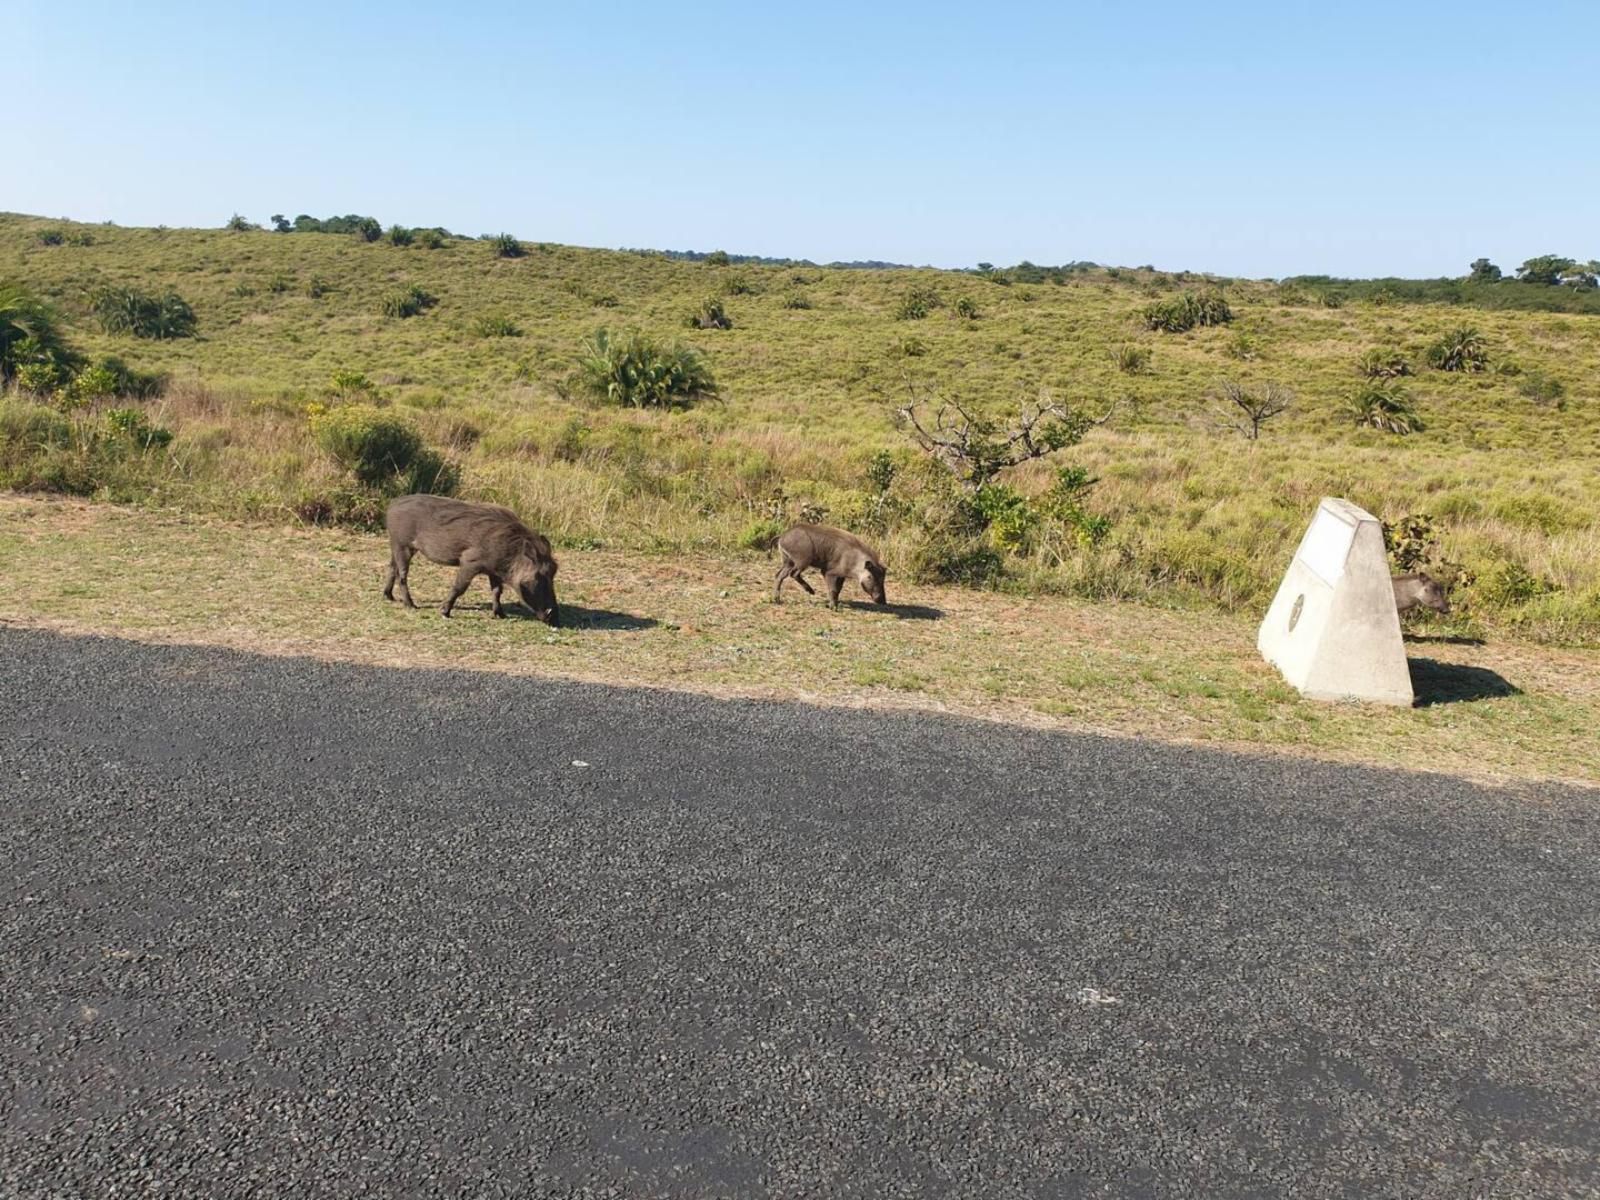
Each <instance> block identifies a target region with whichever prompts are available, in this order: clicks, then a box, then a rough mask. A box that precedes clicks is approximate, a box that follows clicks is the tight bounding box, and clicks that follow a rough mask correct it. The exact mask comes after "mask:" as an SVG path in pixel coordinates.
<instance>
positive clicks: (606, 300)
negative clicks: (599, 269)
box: [589, 292, 622, 308]
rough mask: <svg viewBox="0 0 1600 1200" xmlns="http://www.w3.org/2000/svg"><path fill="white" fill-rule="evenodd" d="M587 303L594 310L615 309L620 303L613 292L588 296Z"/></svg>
mask: <svg viewBox="0 0 1600 1200" xmlns="http://www.w3.org/2000/svg"><path fill="white" fill-rule="evenodd" d="M589 303H590V304H592V305H593V306H594V307H595V308H616V307H617V306H618V305H619V304H621V303H622V301H621V300H619V299H617V296H616V293H615V292H601V293H600V294H598V295H595V296H590V297H589Z"/></svg>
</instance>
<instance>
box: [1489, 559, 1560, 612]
mask: <svg viewBox="0 0 1600 1200" xmlns="http://www.w3.org/2000/svg"><path fill="white" fill-rule="evenodd" d="M1559 590H1560V589H1559V588H1558V587H1557V586H1556V585H1555V584H1554V583H1552V582H1550V581H1549V580H1548V579H1541V578H1539V577H1538V576H1537V575H1534V574H1533V573H1532V572H1530V571H1529V570H1528V569H1527V568H1526V567H1524V566H1522V565H1521V564H1520V563H1514V562H1510V561H1506V562H1501V563H1497V564H1496V565H1495V566H1494V567H1492V568H1491V569H1490V570H1488V571H1485V572H1484V573H1483V575H1482V576H1481V577H1480V578H1479V579H1478V580H1477V582H1476V584H1475V585H1474V587H1473V594H1474V595H1475V596H1476V597H1478V598H1479V599H1481V600H1484V601H1486V602H1487V603H1489V604H1492V605H1497V606H1500V607H1506V606H1509V605H1513V604H1526V603H1527V602H1528V601H1529V600H1537V599H1538V598H1539V597H1540V596H1548V595H1551V594H1552V593H1554V592H1557V591H1559Z"/></svg>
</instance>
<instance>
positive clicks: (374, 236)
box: [350, 217, 383, 242]
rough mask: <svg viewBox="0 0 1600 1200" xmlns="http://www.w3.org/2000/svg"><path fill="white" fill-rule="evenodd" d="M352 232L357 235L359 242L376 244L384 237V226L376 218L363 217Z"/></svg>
mask: <svg viewBox="0 0 1600 1200" xmlns="http://www.w3.org/2000/svg"><path fill="white" fill-rule="evenodd" d="M350 232H351V233H353V234H355V236H356V240H357V241H362V242H375V241H377V240H378V239H379V238H381V237H382V236H383V226H382V225H380V224H378V221H377V218H375V217H362V218H360V219H359V220H358V221H356V223H355V225H354V226H353V227H352V229H351V230H350Z"/></svg>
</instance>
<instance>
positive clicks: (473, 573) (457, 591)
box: [439, 563, 481, 617]
mask: <svg viewBox="0 0 1600 1200" xmlns="http://www.w3.org/2000/svg"><path fill="white" fill-rule="evenodd" d="M480 569H481V568H479V567H474V566H468V565H467V564H466V563H462V564H461V569H460V570H459V571H457V572H456V579H455V582H454V583H452V584H451V585H450V594H449V595H448V596H446V597H445V598H444V607H443V608H441V609H440V610H439V615H440V616H441V617H448V616H449V615H450V610H451V609H452V608H454V607H455V606H456V601H457V600H459V599H461V593H462V592H464V591H466V590H467V588H469V587H471V586H472V581H473V580H474V579H476V578H477V577H478V572H479V570H480Z"/></svg>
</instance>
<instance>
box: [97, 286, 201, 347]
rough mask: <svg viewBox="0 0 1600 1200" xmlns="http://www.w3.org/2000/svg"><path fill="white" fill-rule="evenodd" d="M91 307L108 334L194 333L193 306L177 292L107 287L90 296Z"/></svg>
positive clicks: (161, 336) (166, 335)
mask: <svg viewBox="0 0 1600 1200" xmlns="http://www.w3.org/2000/svg"><path fill="white" fill-rule="evenodd" d="M89 307H90V309H91V311H92V312H93V313H94V316H95V319H96V320H97V321H99V322H100V328H101V329H103V330H105V331H106V332H107V333H126V334H131V335H132V336H134V337H137V338H150V339H153V340H156V341H161V340H165V339H169V338H186V337H193V336H194V327H195V315H194V309H192V308H191V307H189V303H188V301H186V300H185V299H184V298H183V297H182V296H180V295H178V293H177V292H173V291H168V292H165V293H163V294H161V295H159V296H156V295H150V294H147V293H145V292H141V291H139V290H138V289H137V288H129V287H106V288H101V289H100V290H98V291H96V292H95V293H93V294H92V295H91V296H90V298H89Z"/></svg>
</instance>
